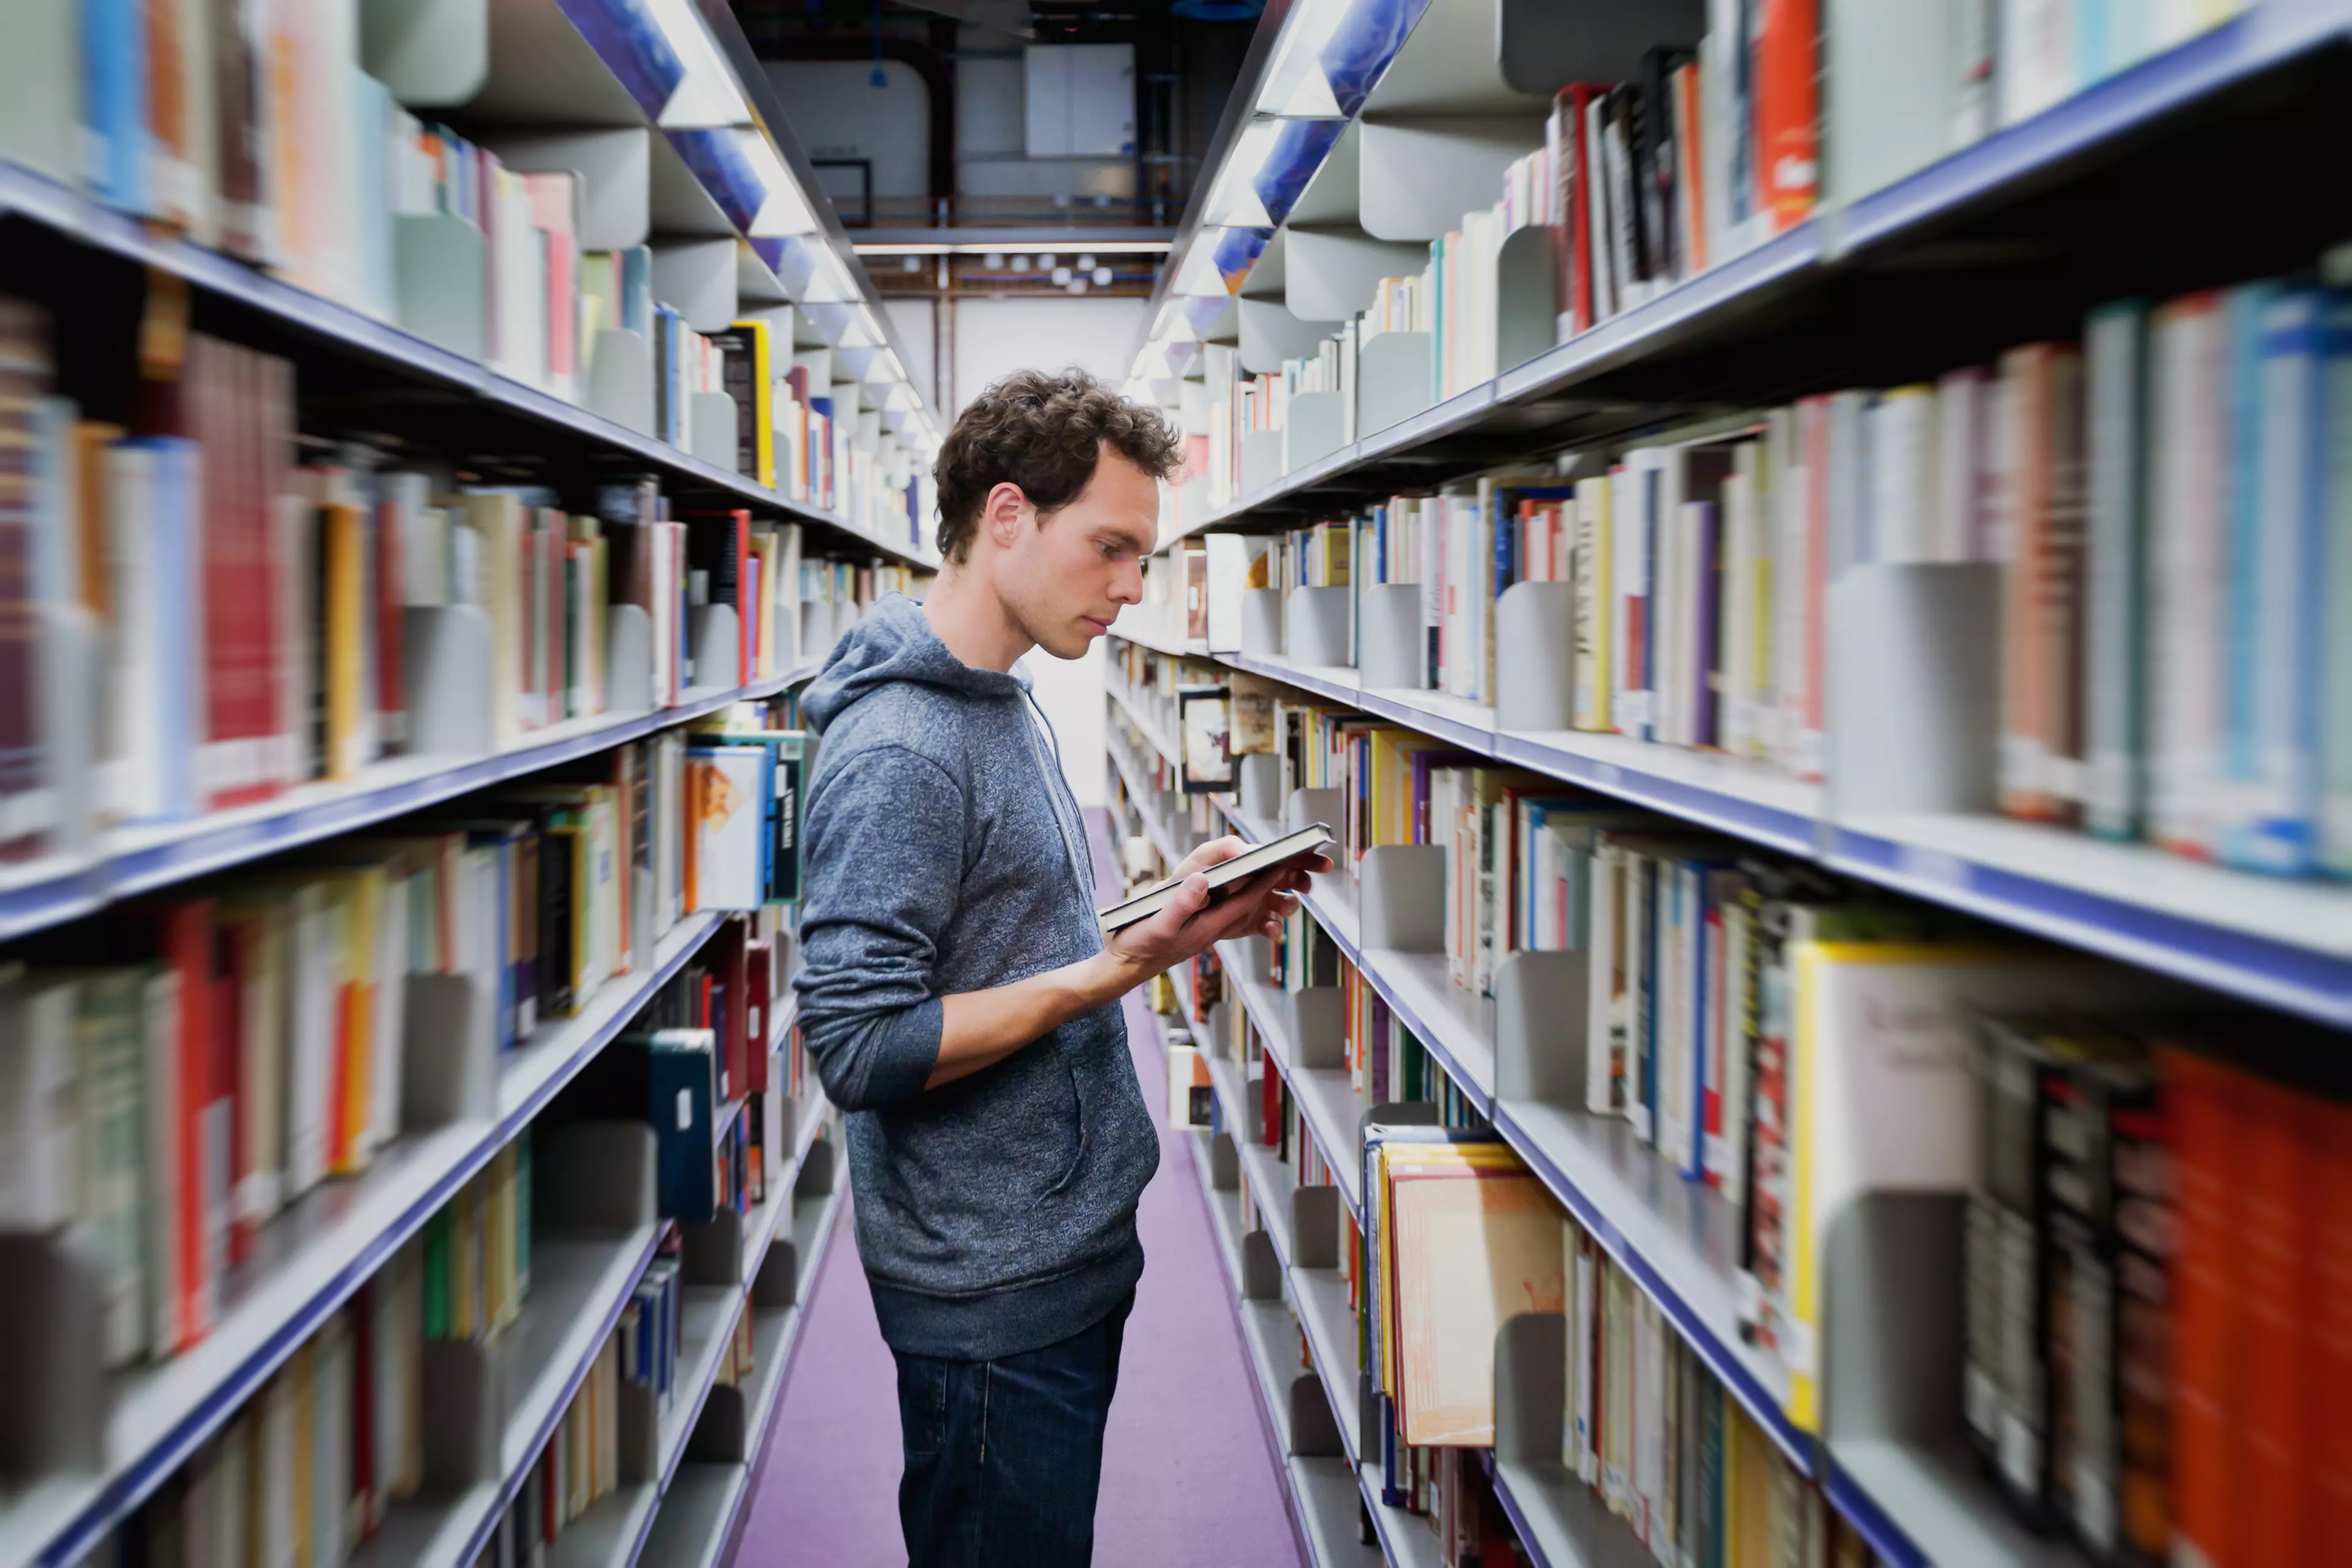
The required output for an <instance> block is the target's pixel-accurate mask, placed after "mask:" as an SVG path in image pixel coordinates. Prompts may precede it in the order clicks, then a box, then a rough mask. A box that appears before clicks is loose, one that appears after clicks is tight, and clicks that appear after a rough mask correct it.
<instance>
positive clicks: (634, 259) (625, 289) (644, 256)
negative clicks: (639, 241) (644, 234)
mask: <svg viewBox="0 0 2352 1568" xmlns="http://www.w3.org/2000/svg"><path fill="white" fill-rule="evenodd" d="M653 321H654V253H653V248H652V247H650V246H644V245H633V246H631V247H629V248H628V249H626V250H625V251H623V252H621V325H622V326H623V327H625V328H626V329H627V330H628V331H633V332H635V333H636V334H637V336H639V337H641V338H642V337H646V336H647V335H649V334H650V333H651V332H652V331H653Z"/></svg>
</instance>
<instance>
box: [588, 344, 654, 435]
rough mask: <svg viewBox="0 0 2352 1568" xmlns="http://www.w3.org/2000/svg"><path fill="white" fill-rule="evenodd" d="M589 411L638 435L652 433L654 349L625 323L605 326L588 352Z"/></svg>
mask: <svg viewBox="0 0 2352 1568" xmlns="http://www.w3.org/2000/svg"><path fill="white" fill-rule="evenodd" d="M586 402H587V406H588V410H589V412H591V413H593V414H601V415H603V416H604V417H605V418H607V419H610V420H611V421H612V422H613V423H614V424H615V425H619V426H624V427H625V428H627V429H630V430H634V431H635V432H636V433H637V434H638V435H640V436H651V435H652V434H653V433H654V350H653V345H652V344H651V343H649V342H646V340H645V338H644V337H643V336H642V335H640V334H638V333H636V332H633V331H629V330H628V329H626V328H625V327H606V328H605V329H604V331H600V332H598V333H597V334H596V341H595V342H594V343H593V345H591V347H590V349H589V353H588V392H587V399H586Z"/></svg>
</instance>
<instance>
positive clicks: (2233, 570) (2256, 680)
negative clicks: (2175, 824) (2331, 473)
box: [2216, 284, 2328, 876]
mask: <svg viewBox="0 0 2352 1568" xmlns="http://www.w3.org/2000/svg"><path fill="white" fill-rule="evenodd" d="M2327 303H2328V296H2327V294H2326V291H2325V290H2323V289H2300V288H2298V289H2284V288H2279V287H2275V286H2273V285H2268V284H2251V285H2248V286H2247V287H2245V288H2242V289H2233V290H2231V296H2230V315H2231V333H2232V337H2231V421H2232V428H2231V436H2232V453H2231V456H2232V458H2233V465H2232V467H2233V472H2232V475H2231V480H2232V483H2231V517H2230V583H2229V589H2228V596H2227V602H2226V613H2227V616H2228V625H2229V632H2228V640H2227V645H2226V654H2227V658H2226V663H2225V665H2224V672H2225V675H2224V686H2223V692H2224V714H2223V733H2224V736H2225V744H2224V747H2223V752H2222V768H2221V773H2222V784H2223V787H2222V789H2221V793H2220V795H2219V799H2220V801H2221V823H2220V829H2219V833H2218V835H2217V844H2216V849H2217V851H2218V853H2219V854H2220V856H2221V859H2222V860H2224V861H2225V862H2227V863H2228V864H2230V865H2232V866H2238V867H2242V868H2245V869H2248V870H2253V871H2269V872H2273V873H2276V874H2279V875H2283V876H2301V875H2304V874H2305V873H2307V872H2309V871H2310V870H2311V869H2312V868H2313V867H2314V865H2315V861H2316V858H2317V848H2318V832H2317V818H2318V812H2319V794H2320V790H2319V769H2320V736H2319V723H2320V706H2321V697H2320V689H2319V687H2320V672H2321V656H2322V647H2323V644H2322V638H2323V637H2324V635H2325V633H2324V628H2323V622H2324V620H2325V617H2326V600H2325V584H2326V570H2325V564H2324V563H2325V554H2326V542H2325V524H2326V509H2325V505H2324V499H2325V495H2326V456H2327V442H2326V407H2325V400H2324V397H2323V392H2324V384H2323V379H2322V375H2323V371H2322V367H2323V363H2324V361H2323V346H2324V345H2323V338H2324V332H2325V321H2324V317H2325V312H2326V306H2327Z"/></svg>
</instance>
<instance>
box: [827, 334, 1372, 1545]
mask: <svg viewBox="0 0 2352 1568" xmlns="http://www.w3.org/2000/svg"><path fill="white" fill-rule="evenodd" d="M1176 454H1177V437H1176V436H1175V434H1174V432H1172V431H1171V430H1170V429H1169V427H1168V426H1167V424H1166V423H1165V422H1164V421H1163V420H1162V419H1161V418H1160V416H1159V415H1158V414H1157V413H1156V412H1154V411H1152V410H1150V409H1146V408H1142V407H1139V406H1138V405H1133V404H1129V403H1127V402H1125V401H1123V400H1121V399H1120V398H1118V396H1117V395H1114V394H1112V393H1110V392H1108V391H1106V390H1105V389H1104V388H1103V387H1101V386H1100V385H1098V384H1096V383H1095V382H1094V381H1093V380H1092V379H1091V378H1089V377H1087V376H1086V375H1084V374H1080V373H1078V372H1075V371H1073V372H1069V373H1066V374H1061V375H1048V374H1040V373H1035V372H1025V373H1024V374H1018V375H1013V376H1010V377H1007V378H1006V379H1005V380H1003V381H1002V382H999V383H998V384H996V385H994V386H992V387H991V388H990V389H989V390H988V391H987V392H985V393H983V394H982V395H981V396H980V398H979V399H978V400H977V401H976V402H974V403H973V404H972V405H971V406H970V407H968V408H966V409H965V410H964V412H963V413H962V415H961V416H960V417H959V418H958V419H957V420H956V423H955V427H954V428H953V429H952V430H951V431H950V432H949V434H948V438H947V442H946V444H945V445H944V446H943V447H941V448H940V457H939V461H938V464H937V468H936V472H937V477H938V480H939V498H940V555H941V556H942V558H943V559H944V561H945V566H944V568H943V570H942V571H941V573H940V580H939V582H938V584H937V585H936V586H935V587H934V588H933V590H932V592H931V594H930V596H929V598H927V599H926V600H925V601H924V602H923V603H922V604H920V605H917V604H915V603H913V602H912V601H910V600H908V599H906V598H903V597H900V596H898V595H889V596H888V597H886V598H885V599H883V601H882V602H881V603H880V604H879V605H877V606H876V607H875V609H874V611H873V613H872V614H871V615H870V616H867V618H866V619H865V620H863V621H861V622H859V623H858V624H857V626H855V627H854V628H852V629H851V630H850V632H849V633H848V634H847V635H846V636H845V637H843V638H842V640H841V642H840V643H839V645H838V646H836V647H835V649H834V650H833V654H832V656H831V657H830V658H828V659H827V660H826V662H825V667H824V670H823V672H822V673H820V674H819V675H818V676H817V678H816V679H815V680H814V682H813V683H812V684H811V685H810V687H809V689H808V692H807V695H806V696H805V697H804V698H803V701H802V705H801V706H802V710H803V712H804V713H805V714H806V715H807V717H808V721H809V722H810V723H811V724H812V725H813V726H814V727H815V728H816V729H818V730H819V731H822V733H823V735H824V745H823V747H822V749H821V750H820V752H819V753H818V759H817V766H816V772H815V774H814V777H813V778H812V779H811V781H810V787H809V802H808V819H807V844H806V849H807V856H808V861H807V877H808V884H807V898H806V903H805V907H804V909H803V915H802V921H801V943H802V952H803V960H804V962H803V967H802V970H801V973H800V974H799V976H798V978H797V979H795V980H794V982H793V984H794V986H795V987H796V988H797V989H798V991H799V993H800V1025H801V1037H802V1039H803V1042H804V1043H805V1044H806V1046H807V1047H808V1051H809V1057H810V1059H811V1060H812V1061H813V1062H814V1064H815V1067H816V1070H817V1074H818V1076H819V1077H820V1078H821V1079H823V1080H824V1088H825V1093H826V1094H827V1095H828V1096H829V1097H830V1098H831V1099H832V1100H833V1101H834V1103H835V1104H836V1105H838V1106H840V1107H841V1108H842V1109H843V1110H845V1111H846V1112H847V1113H848V1124H849V1163H850V1172H851V1175H852V1179H853V1182H854V1184H855V1190H856V1205H857V1206H856V1213H857V1250H858V1255H859V1257H860V1258H862V1259H863V1260H864V1262H865V1265H866V1279H867V1280H868V1281H869V1283H870V1284H871V1286H872V1288H873V1294H874V1307H875V1311H876V1313H877V1316H878V1317H879V1318H880V1320H881V1324H882V1335H883V1338H884V1339H885V1340H887V1341H888V1342H889V1344H890V1348H891V1351H892V1352H893V1353H894V1354H895V1355H896V1356H897V1358H898V1417H899V1423H900V1426H901V1428H902V1433H903V1436H904V1439H905V1449H906V1471H905V1475H904V1477H903V1479H901V1480H900V1482H899V1487H898V1515H899V1522H900V1525H901V1527H902V1529H903V1530H904V1531H905V1532H906V1538H907V1554H908V1558H909V1559H910V1560H911V1562H912V1563H913V1564H914V1568H982V1565H1003V1568H1010V1565H1015V1564H1017V1565H1020V1568H1063V1565H1066V1564H1069V1565H1077V1564H1084V1563H1087V1562H1088V1561H1089V1559H1090V1558H1091V1555H1092V1552H1093V1545H1094V1510H1095V1496H1096V1491H1097V1486H1098V1484H1099V1481H1100V1479H1101V1468H1102V1438H1103V1428H1104V1424H1105V1422H1106V1421H1107V1419H1108V1415H1109V1412H1110V1399H1111V1393H1112V1389H1113V1388H1114V1386H1115V1385H1116V1384H1117V1381H1118V1354H1119V1343H1120V1334H1121V1331H1122V1330H1123V1328H1124V1327H1125V1324H1126V1321H1127V1314H1128V1310H1129V1307H1130V1306H1131V1305H1132V1304H1133V1302H1134V1300H1135V1286H1136V1281H1137V1279H1139V1277H1140V1276H1141V1274H1142V1272H1143V1250H1142V1247H1141V1246H1140V1245H1139V1243H1138V1241H1137V1238H1136V1230H1135V1206H1136V1200H1137V1199H1138V1197H1139V1196H1140V1194H1142V1191H1143V1186H1144V1184H1145V1183H1146V1182H1148V1181H1149V1180H1150V1178H1151V1174H1152V1172H1153V1171H1154V1170H1155V1169H1156V1168H1157V1167H1158V1165H1159V1160H1160V1145H1159V1140H1158V1136H1157V1133H1156V1132H1155V1131H1154V1129H1153V1125H1152V1119H1151V1113H1150V1111H1149V1110H1147V1109H1146V1108H1145V1105H1144V1101H1143V1097H1142V1094H1141V1093H1140V1092H1139V1089H1138V1088H1137V1086H1136V1078H1135V1069H1134V1067H1133V1064H1132V1063H1131V1061H1130V1060H1129V1057H1128V1051H1127V1029H1126V1025H1125V1023H1124V1021H1123V1020H1122V1018H1121V1016H1120V1012H1119V1006H1118V998H1119V997H1121V996H1123V995H1124V994H1126V993H1127V992H1128V991H1129V989H1130V988H1131V987H1133V986H1135V985H1137V984H1140V983H1141V982H1143V981H1145V980H1147V979H1150V977H1151V976H1152V975H1154V974H1157V973H1160V972H1161V971H1163V970H1165V969H1168V968H1169V967H1171V966H1172V965H1174V964H1176V963H1181V962H1182V961H1183V960H1184V959H1186V958H1189V957H1191V956H1192V954H1194V953H1196V952H1200V951H1202V949H1204V948H1206V947H1208V946H1209V945H1210V944H1211V943H1213V942H1221V941H1223V940H1225V939H1227V938H1230V937H1234V936H1239V935H1243V934H1245V933H1248V932H1251V931H1259V930H1267V931H1271V930H1272V929H1273V928H1274V926H1275V923H1276V921H1279V920H1281V919H1282V918H1283V917H1284V916H1286V915H1287V914H1288V913H1289V912H1290V911H1291V910H1292V909H1294V908H1295V907H1296V902H1297V900H1296V899H1295V898H1294V897H1293V896H1292V895H1293V894H1294V892H1295V891H1296V889H1298V888H1301V887H1303V886H1305V883H1306V878H1305V875H1304V874H1303V873H1300V872H1297V871H1291V872H1276V873H1267V874H1265V875H1262V876H1260V877H1258V878H1255V879H1251V880H1250V881H1248V882H1244V883H1243V884H1241V885H1240V887H1239V888H1238V889H1233V890H1230V891H1229V895H1228V896H1227V897H1225V898H1223V899H1221V900H1218V901H1217V902H1215V903H1213V904H1212V903H1210V902H1209V899H1208V887H1207V883H1206V880H1205V879H1203V878H1202V877H1201V876H1199V875H1198V874H1197V873H1198V872H1199V871H1200V870H1201V869H1202V868H1203V867H1206V866H1210V865H1213V864H1215V863H1216V862H1217V861H1219V860H1223V859H1225V858H1229V857H1231V856H1233V855H1234V854H1237V853H1239V852H1240V851H1241V849H1242V848H1243V847H1244V846H1243V845H1242V843H1241V841H1240V840H1238V839H1232V838H1226V839H1220V840H1218V841H1217V842H1216V843H1214V844H1211V845H1206V846H1203V847H1202V848H1201V849H1198V850H1196V851H1194V852H1193V854H1192V857H1191V858H1189V859H1187V860H1186V861H1185V863H1184V865H1183V866H1182V867H1181V868H1179V869H1180V870H1181V872H1182V873H1184V874H1185V877H1186V880H1185V882H1184V885H1183V888H1182V889H1181V891H1180V892H1179V893H1178V894H1177V895H1176V899H1175V901H1174V902H1173V904H1172V905H1171V907H1170V908H1169V909H1168V910H1165V911H1164V912H1163V913H1161V914H1160V916H1158V917H1157V918H1155V919H1153V920H1150V921H1143V922H1141V923H1139V924H1138V925H1135V926H1131V927H1129V928H1127V929H1126V930H1123V931H1120V932H1119V933H1118V935H1117V936H1116V937H1114V938H1112V939H1111V940H1110V941H1109V942H1108V943H1106V942H1104V940H1103V937H1102V935H1101V931H1100V928H1099V926H1098V925H1097V921H1096V919H1095V910H1096V895H1095V888H1094V878H1093V875H1092V872H1091V869H1090V867H1091V864H1092V861H1091V858H1090V857H1089V855H1088V853H1087V840H1086V834H1085V829H1084V826H1083V825H1082V823H1081V821H1080V818H1079V815H1078V808H1077V804H1076V801H1075V800H1074V799H1073V798H1072V797H1071V795H1070V792H1069V788H1068V786H1067V785H1066V784H1065V783H1064V782H1063V777H1062V770H1061V765H1060V759H1059V754H1058V751H1057V749H1056V748H1055V743H1054V741H1053V735H1052V731H1050V730H1049V729H1047V728H1046V726H1045V720H1044V718H1043V717H1042V715H1039V714H1037V713H1036V712H1035V710H1034V703H1033V702H1032V701H1031V700H1030V698H1029V694H1028V685H1029V682H1028V678H1027V676H1026V675H1025V674H1024V673H1022V672H1019V671H1016V670H1015V669H1014V668H1013V665H1014V663H1015V661H1016V660H1018V659H1019V658H1021V657H1022V656H1023V655H1024V654H1025V653H1027V652H1028V651H1029V650H1030V649H1031V648H1032V647H1043V648H1044V649H1045V651H1046V652H1047V653H1050V654H1053V655H1055V657H1057V658H1077V657H1078V656H1079V655H1081V654H1083V653H1084V652H1086V650H1087V645H1088V644H1089V643H1091V642H1092V641H1093V640H1094V639H1095V638H1096V637H1100V636H1101V635H1102V634H1103V633H1104V632H1106V631H1107V630H1108V629H1109V627H1110V623H1111V621H1112V619H1113V618H1114V617H1116V616H1118V612H1119V607H1120V606H1121V605H1131V604H1134V603H1135V602H1136V601H1137V600H1139V599H1140V598H1141V597H1142V595H1143V583H1142V564H1141V563H1142V560H1143V558H1144V557H1145V556H1146V555H1148V554H1149V553H1150V551H1151V548H1152V546H1153V544H1154V543H1155V542H1156V532H1157V529H1158V525H1159V517H1160V501H1159V488H1158V481H1159V480H1160V479H1161V478H1163V477H1164V476H1165V475H1166V474H1167V473H1168V472H1169V470H1170V469H1171V468H1172V467H1173V466H1174V464H1175V460H1176ZM1326 868H1328V863H1326Z"/></svg>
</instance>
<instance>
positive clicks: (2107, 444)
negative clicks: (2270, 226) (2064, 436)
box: [2083, 301, 2147, 839]
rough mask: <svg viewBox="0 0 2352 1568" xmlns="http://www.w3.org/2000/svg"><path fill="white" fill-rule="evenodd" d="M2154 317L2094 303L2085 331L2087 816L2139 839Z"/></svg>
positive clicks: (2114, 832)
mask: <svg viewBox="0 0 2352 1568" xmlns="http://www.w3.org/2000/svg"><path fill="white" fill-rule="evenodd" d="M2146 342H2147V311H2146V310H2145V309H2143V308H2142V307H2141V306H2140V305H2138V304H2137V303H2136V302H2131V301H2126V302H2124V303H2122V304H2117V305H2111V306H2108V307H2105V308H2104V309H2102V310H2095V311H2094V312H2092V314H2091V317H2090V321H2089V322H2088V323H2087V327H2086V330H2085V331H2084V347H2085V355H2084V370H2085V382H2086V384H2085V408H2084V427H2085V435H2086V437H2087V440H2088V447H2087V453H2086V457H2087V464H2086V468H2087V473H2086V478H2087V481H2088V498H2087V509H2086V514H2085V520H2086V525H2087V526H2086V529H2085V538H2084V616H2085V624H2084V669H2083V692H2084V697H2083V701H2084V772H2083V822H2084V826H2085V827H2087V828H2088V829H2089V830H2090V831H2091V832H2093V833H2095V834H2097V835H2098V836H2099V837H2103V838H2116V839H2131V838H2137V837H2138V836H2139V827H2140V806H2141V798H2142V793H2141V791H2142V780H2141V772H2140V769H2141V755H2140V751H2141V744H2142V731H2141V718H2140V711H2141V707H2140V674H2141V666H2142V660H2143V658H2144V654H2143V651H2142V645H2141V630H2142V626H2141V616H2142V608H2141V606H2142V601H2143V596H2144V595H2145V594H2146V592H2147V578H2146V573H2145V570H2144V565H2143V554H2142V551H2143V545H2144V539H2145V528H2146V523H2145V516H2144V498H2145V496H2146V490H2145V488H2144V486H2143V484H2142V479H2141V475H2142V465H2143V464H2144V463H2145V462H2146V461H2147V453H2146V448H2145V446H2144V437H2145V436H2146V433H2147V404H2146V399H2145V393H2146V387H2147V353H2146V348H2145V344H2146Z"/></svg>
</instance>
